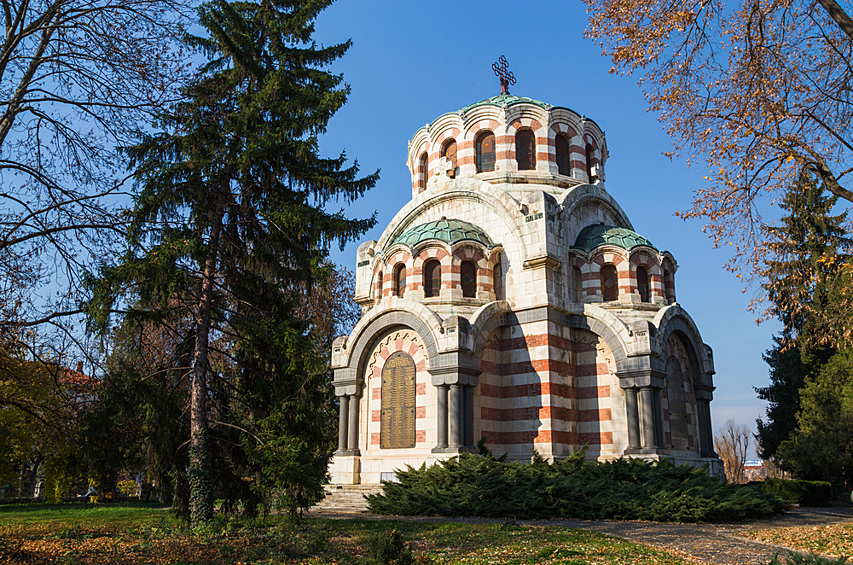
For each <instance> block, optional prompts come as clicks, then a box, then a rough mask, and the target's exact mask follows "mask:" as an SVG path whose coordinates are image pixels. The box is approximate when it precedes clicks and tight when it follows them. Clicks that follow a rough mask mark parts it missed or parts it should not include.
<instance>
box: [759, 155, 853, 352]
mask: <svg viewBox="0 0 853 565" xmlns="http://www.w3.org/2000/svg"><path fill="white" fill-rule="evenodd" d="M836 201H837V198H836V197H830V198H828V197H827V196H826V191H825V190H824V188H823V187H822V186H819V185H818V184H817V182H816V181H815V179H814V177H812V176H811V175H810V174H809V173H808V172H807V171H804V172H803V174H802V175H801V176H800V178H799V182H798V183H797V185H796V186H793V187H791V189H790V190H788V192H787V193H786V194H785V197H784V198H783V199H782V202H781V203H780V208H782V209H783V210H785V211H787V212H788V215H787V216H784V217H783V218H782V219H781V221H780V225H779V226H776V227H768V228H765V232H766V235H767V241H768V243H767V247H768V251H769V252H770V256H772V257H775V258H776V259H774V260H770V261H766V262H765V267H764V269H763V270H762V272H761V275H762V277H763V278H764V280H765V281H766V282H765V283H764V285H763V286H764V288H765V289H766V290H767V294H768V297H769V299H770V302H771V307H770V312H771V313H772V314H773V315H775V316H776V317H778V318H779V319H780V320H781V321H782V322H783V323H784V324H785V329H786V334H785V337H788V338H790V339H793V340H797V341H798V342H801V343H804V344H806V345H809V346H818V347H820V346H829V347H835V346H837V345H838V344H839V343H841V342H842V341H843V340H844V339H846V338H845V337H844V336H843V333H844V332H845V331H848V332H849V330H850V329H851V326H849V325H848V324H844V323H842V322H843V320H840V319H838V316H837V314H839V313H840V312H841V311H843V310H844V309H845V302H846V301H848V300H849V298H850V297H849V296H848V294H849V292H848V291H849V288H848V287H849V284H848V283H849V282H850V278H849V270H850V262H851V250H853V241H851V240H850V239H849V238H848V237H846V231H845V229H844V223H845V221H846V219H847V213H846V212H843V213H841V214H837V215H833V214H832V209H833V207H834V206H835V203H836ZM845 326H846V330H845V329H844V327H845ZM839 332H841V333H839Z"/></svg>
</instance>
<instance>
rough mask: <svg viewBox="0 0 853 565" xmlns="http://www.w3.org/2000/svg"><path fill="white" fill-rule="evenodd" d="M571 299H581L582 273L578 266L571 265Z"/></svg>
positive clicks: (576, 300) (580, 300) (577, 300)
mask: <svg viewBox="0 0 853 565" xmlns="http://www.w3.org/2000/svg"><path fill="white" fill-rule="evenodd" d="M572 300H573V301H575V302H582V301H583V274H582V273H581V270H580V269H579V268H578V267H572Z"/></svg>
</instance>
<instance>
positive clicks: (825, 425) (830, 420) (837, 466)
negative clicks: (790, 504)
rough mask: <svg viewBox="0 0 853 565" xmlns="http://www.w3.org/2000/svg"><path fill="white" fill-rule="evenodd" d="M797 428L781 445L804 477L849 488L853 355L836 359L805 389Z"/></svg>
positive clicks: (848, 353)
mask: <svg viewBox="0 0 853 565" xmlns="http://www.w3.org/2000/svg"><path fill="white" fill-rule="evenodd" d="M800 403H801V408H800V412H799V414H798V415H797V429H796V430H795V431H794V432H793V433H792V434H791V436H790V437H789V439H787V440H785V441H784V442H782V444H781V445H780V446H779V451H778V453H779V456H780V457H781V458H782V462H783V464H784V465H785V467H786V468H788V469H790V470H791V471H793V472H794V473H795V475H796V476H797V477H798V478H801V479H809V480H822V481H828V482H830V483H832V485H833V487H834V488H835V489H836V490H838V491H840V490H848V487H849V485H850V484H851V483H853V425H851V422H853V351H851V350H846V351H843V352H840V353H837V354H836V355H834V356H833V357H832V358H831V359H830V360H829V361H828V362H827V363H826V365H824V366H823V368H822V369H821V370H820V372H819V373H818V375H817V376H816V377H814V378H809V379H806V383H805V386H804V387H803V388H802V390H801V391H800Z"/></svg>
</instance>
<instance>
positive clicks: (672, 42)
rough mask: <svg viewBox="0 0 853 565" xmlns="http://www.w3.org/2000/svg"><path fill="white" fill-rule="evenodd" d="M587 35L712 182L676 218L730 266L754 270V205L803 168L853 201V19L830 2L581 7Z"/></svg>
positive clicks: (666, 0)
mask: <svg viewBox="0 0 853 565" xmlns="http://www.w3.org/2000/svg"><path fill="white" fill-rule="evenodd" d="M586 3H587V5H588V8H589V14H590V23H589V27H588V29H587V35H588V36H589V37H590V38H592V39H593V40H596V41H598V42H599V43H600V45H601V46H602V47H603V48H604V52H605V54H607V55H609V56H610V57H611V58H612V60H613V63H614V68H613V71H612V72H618V73H621V74H633V73H638V74H640V75H641V78H640V84H641V86H642V88H643V90H644V92H645V95H646V97H647V100H648V102H649V106H650V109H651V110H652V111H654V112H656V113H657V114H658V115H659V116H660V119H661V120H662V121H663V122H664V123H665V124H666V126H667V128H668V131H669V133H670V134H671V136H672V138H673V140H674V144H675V151H674V152H673V154H679V155H681V154H684V155H685V156H687V157H688V158H689V159H700V158H704V160H705V161H706V163H707V165H708V168H709V170H710V176H709V177H708V180H709V181H710V186H707V187H703V188H699V189H698V190H696V191H695V193H694V196H695V198H694V203H693V207H692V208H691V209H689V210H686V211H682V212H680V213H679V215H680V216H681V217H684V218H703V219H705V220H706V222H707V225H706V229H707V230H708V232H709V234H710V235H711V236H712V237H713V239H714V243H715V244H716V245H721V244H727V243H730V244H731V245H732V246H733V248H734V250H735V252H734V256H733V257H732V260H731V261H730V263H729V265H728V266H729V267H730V268H732V269H740V270H742V272H744V273H746V274H748V275H749V274H756V273H757V272H759V271H761V269H762V260H763V258H764V255H765V252H766V248H765V246H764V232H763V230H762V229H761V228H762V225H763V223H764V222H763V219H762V216H761V210H760V208H759V201H760V200H761V199H762V198H770V199H775V198H777V196H781V193H782V192H784V191H787V190H789V189H792V188H793V187H795V186H796V185H797V181H798V179H799V178H800V176H801V174H803V172H804V171H807V172H809V173H811V174H812V175H814V176H815V177H816V178H817V180H818V182H819V183H820V185H821V186H822V187H823V188H824V190H826V191H828V192H830V193H832V195H834V196H836V197H837V198H839V199H841V200H843V201H846V204H848V205H849V204H850V203H853V191H851V186H850V178H851V176H853V125H851V124H853V89H851V84H853V64H851V63H853V61H851V50H853V20H851V18H850V15H849V9H848V10H847V11H845V9H844V8H842V7H841V6H840V5H839V4H837V3H836V2H835V1H834V0H818V1H809V2H806V1H802V0H776V1H762V2H759V1H758V0H742V1H740V2H725V1H723V0H586Z"/></svg>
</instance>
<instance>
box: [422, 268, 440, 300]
mask: <svg viewBox="0 0 853 565" xmlns="http://www.w3.org/2000/svg"><path fill="white" fill-rule="evenodd" d="M440 292H441V263H439V262H438V261H437V260H435V259H431V260H429V261H427V262H426V263H424V297H425V298H434V297H436V296H438V295H439V293H440Z"/></svg>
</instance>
